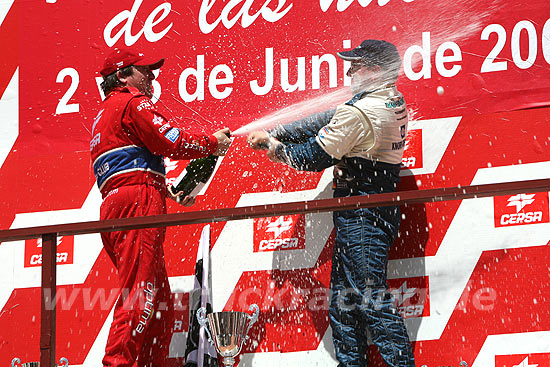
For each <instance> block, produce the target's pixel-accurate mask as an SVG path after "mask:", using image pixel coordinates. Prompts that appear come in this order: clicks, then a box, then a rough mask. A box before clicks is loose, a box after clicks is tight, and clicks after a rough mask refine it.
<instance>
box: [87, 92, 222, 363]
mask: <svg viewBox="0 0 550 367" xmlns="http://www.w3.org/2000/svg"><path fill="white" fill-rule="evenodd" d="M217 146H218V142H217V139H216V138H215V137H214V136H207V135H202V134H190V133H186V132H184V131H183V129H182V128H181V127H179V126H177V125H176V124H174V123H173V122H171V121H168V120H167V119H166V118H165V117H164V116H162V115H161V114H160V113H159V112H157V111H156V110H155V108H154V106H153V103H152V102H151V100H150V99H149V98H147V97H146V96H145V95H143V94H142V93H141V92H139V91H138V90H137V89H134V88H128V87H125V88H117V89H115V90H114V91H113V92H111V93H110V94H109V95H108V96H107V98H106V99H105V101H103V103H102V106H101V110H100V112H99V114H98V115H97V117H96V118H95V121H94V125H93V127H92V140H91V141H90V151H91V155H92V162H93V170H94V174H95V176H96V180H97V184H98V186H99V190H100V191H101V194H102V197H103V203H102V205H101V211H100V218H101V219H102V220H104V219H114V218H127V217H136V216H145V215H157V214H165V213H166V193H167V189H166V185H165V169H164V156H167V157H170V158H173V159H191V158H199V157H204V156H208V155H210V154H212V153H213V152H214V151H215V150H216V149H217ZM164 236H165V228H152V229H140V230H130V231H121V232H110V233H102V234H101V238H102V240H103V246H104V248H105V250H106V251H107V253H108V254H109V257H110V258H111V260H112V262H113V264H114V265H115V267H116V268H117V270H118V279H119V284H118V286H119V287H120V296H119V298H118V301H117V303H116V305H115V310H114V318H113V323H112V325H111V329H110V332H109V337H108V340H107V346H106V348H105V357H104V358H103V365H104V366H117V367H118V366H134V365H137V366H165V365H167V358H168V349H169V344H170V340H171V336H172V333H171V331H172V327H173V324H174V321H173V313H174V311H173V307H174V304H173V299H172V293H171V291H170V285H169V284H168V275H167V272H166V267H165V263H164V250H163V245H162V244H163V241H164Z"/></svg>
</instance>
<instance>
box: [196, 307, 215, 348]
mask: <svg viewBox="0 0 550 367" xmlns="http://www.w3.org/2000/svg"><path fill="white" fill-rule="evenodd" d="M197 321H198V322H199V325H200V326H202V327H204V330H206V334H208V341H209V342H210V344H212V345H214V340H213V339H212V335H211V334H210V330H209V329H208V323H207V321H208V319H207V318H206V308H204V307H201V308H199V309H198V310H197Z"/></svg>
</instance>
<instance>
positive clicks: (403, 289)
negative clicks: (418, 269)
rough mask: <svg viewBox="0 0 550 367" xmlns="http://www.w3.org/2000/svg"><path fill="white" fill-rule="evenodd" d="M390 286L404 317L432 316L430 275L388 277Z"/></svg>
mask: <svg viewBox="0 0 550 367" xmlns="http://www.w3.org/2000/svg"><path fill="white" fill-rule="evenodd" d="M388 287H389V291H390V293H391V294H393V296H394V298H395V302H396V306H397V309H398V310H399V312H400V313H401V316H403V318H413V317H424V316H430V296H429V292H428V289H429V286H428V277H415V278H405V279H388Z"/></svg>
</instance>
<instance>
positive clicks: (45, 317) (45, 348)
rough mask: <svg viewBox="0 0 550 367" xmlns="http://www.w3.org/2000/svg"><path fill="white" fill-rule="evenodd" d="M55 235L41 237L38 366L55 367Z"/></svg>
mask: <svg viewBox="0 0 550 367" xmlns="http://www.w3.org/2000/svg"><path fill="white" fill-rule="evenodd" d="M56 261H57V233H49V234H44V235H42V292H41V295H42V296H41V297H42V302H41V312H40V366H42V367H54V366H55V304H56V299H55V291H56V268H55V266H56Z"/></svg>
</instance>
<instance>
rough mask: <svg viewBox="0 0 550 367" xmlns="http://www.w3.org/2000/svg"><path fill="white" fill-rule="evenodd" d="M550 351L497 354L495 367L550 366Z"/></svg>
mask: <svg viewBox="0 0 550 367" xmlns="http://www.w3.org/2000/svg"><path fill="white" fill-rule="evenodd" d="M548 366H550V353H531V354H515V355H506V356H495V367H548Z"/></svg>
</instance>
